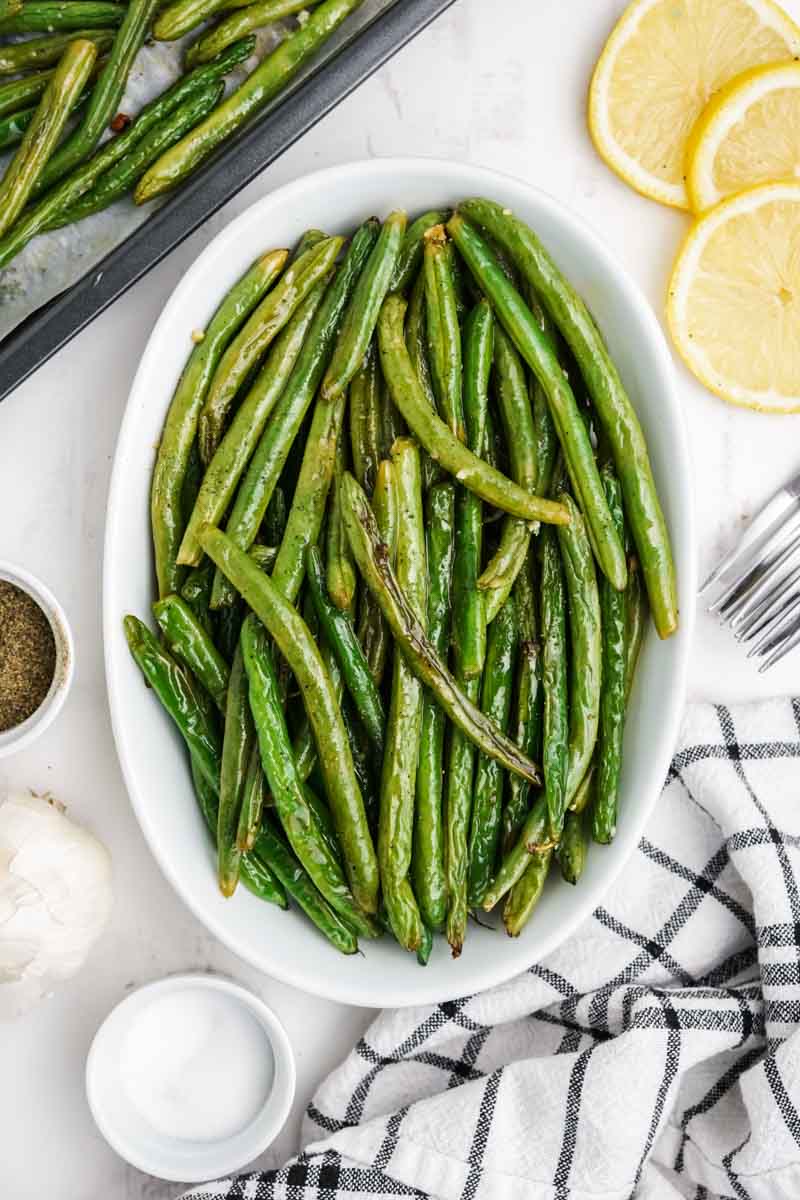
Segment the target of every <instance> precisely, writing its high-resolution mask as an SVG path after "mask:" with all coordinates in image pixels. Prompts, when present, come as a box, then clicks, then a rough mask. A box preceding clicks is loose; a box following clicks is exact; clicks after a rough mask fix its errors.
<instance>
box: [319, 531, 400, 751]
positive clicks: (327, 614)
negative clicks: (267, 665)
mask: <svg viewBox="0 0 800 1200" xmlns="http://www.w3.org/2000/svg"><path fill="white" fill-rule="evenodd" d="M306 572H307V574H306V577H307V580H308V590H309V593H310V595H311V599H312V602H313V604H314V608H315V609H316V613H317V617H318V619H319V623H320V626H321V628H322V629H323V630H324V632H325V636H326V638H327V639H328V641H329V643H330V645H331V649H332V650H333V652H334V654H335V655H336V658H337V660H338V662H339V667H340V670H341V672H342V677H343V678H344V683H345V687H346V688H347V690H348V692H349V693H350V695H351V696H352V697H353V703H354V704H355V706H356V710H357V712H358V715H359V717H360V719H361V722H362V724H363V726H364V728H365V730H366V731H367V734H368V735H369V738H370V741H371V742H372V744H373V746H374V748H375V752H376V753H377V754H378V755H379V756H380V757H382V756H383V735H384V728H385V726H386V714H385V713H384V711H383V701H382V700H381V694H380V692H379V691H378V688H377V686H376V684H375V681H374V679H373V678H372V673H371V671H370V668H369V663H368V662H367V659H366V656H365V654H364V651H363V650H362V649H361V645H360V643H359V641H358V638H357V637H356V634H355V630H354V629H353V624H352V621H351V619H350V617H349V616H348V615H347V614H346V613H344V612H342V611H341V610H340V609H339V608H337V607H336V605H335V604H334V603H333V602H332V601H331V598H330V596H329V595H328V593H327V590H326V587H325V576H324V572H323V569H322V559H321V557H320V553H319V550H318V549H317V547H316V546H309V548H308V550H307V551H306Z"/></svg>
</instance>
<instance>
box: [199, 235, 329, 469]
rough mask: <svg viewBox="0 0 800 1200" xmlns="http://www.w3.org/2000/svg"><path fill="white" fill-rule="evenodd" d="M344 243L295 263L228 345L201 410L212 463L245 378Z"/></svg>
mask: <svg viewBox="0 0 800 1200" xmlns="http://www.w3.org/2000/svg"><path fill="white" fill-rule="evenodd" d="M343 243H344V239H343V238H339V237H336V238H326V239H325V241H324V242H319V243H317V245H315V246H312V247H311V249H310V250H306V252H305V254H303V255H301V257H300V258H298V259H295V261H294V262H293V263H290V265H289V266H288V267H287V268H286V270H285V271H284V272H283V274H282V275H281V277H280V279H279V280H278V282H277V283H276V284H275V286H274V287H273V288H271V290H270V291H269V292H267V294H266V296H265V297H264V299H263V300H262V301H261V302H260V303H259V305H258V307H257V308H256V309H255V311H254V312H253V313H252V314H251V315H250V317H248V319H247V322H246V323H245V325H244V326H243V327H242V329H241V330H240V331H239V332H238V333H237V334H236V336H235V337H234V339H233V341H232V342H231V343H230V345H229V346H228V347H227V348H226V350H225V352H224V353H223V355H222V358H221V359H220V361H219V363H218V365H217V369H216V371H215V372H214V377H213V379H212V380H211V385H210V387H209V389H208V393H207V395H206V399H205V403H204V404H203V408H202V411H201V413H200V420H199V424H198V429H197V437H198V442H199V446H200V456H201V458H202V459H203V462H204V463H206V464H208V463H210V462H211V459H212V458H213V456H214V453H215V451H216V449H217V447H218V446H219V443H220V442H221V440H222V435H223V432H224V428H225V423H226V420H227V417H228V413H229V412H230V409H231V406H232V404H233V401H234V398H235V396H236V393H237V391H238V390H239V388H240V387H241V385H242V383H243V382H244V380H245V379H246V378H247V376H248V374H249V373H250V371H251V370H252V369H253V367H254V366H255V365H256V364H257V363H258V361H259V360H260V358H261V356H262V355H263V354H264V352H265V351H266V350H267V349H268V348H269V346H270V345H271V343H272V342H273V341H274V340H275V338H276V337H277V335H278V334H279V333H280V331H281V330H282V329H283V328H284V326H285V325H286V324H287V322H288V321H290V320H291V317H292V314H293V313H294V312H295V311H296V310H297V308H298V307H299V306H300V304H302V302H303V300H304V299H305V297H306V296H307V295H308V294H309V292H311V291H312V290H313V289H314V288H315V287H316V285H317V284H318V283H320V282H321V281H322V280H323V279H325V278H326V276H327V275H328V273H329V271H330V270H331V267H332V266H333V264H334V262H335V261H336V258H337V256H338V254H339V251H340V250H341V248H342V245H343ZM287 257H288V251H287Z"/></svg>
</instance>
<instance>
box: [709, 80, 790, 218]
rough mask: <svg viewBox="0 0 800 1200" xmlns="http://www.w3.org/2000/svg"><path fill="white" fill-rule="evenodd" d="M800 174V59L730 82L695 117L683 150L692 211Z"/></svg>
mask: <svg viewBox="0 0 800 1200" xmlns="http://www.w3.org/2000/svg"><path fill="white" fill-rule="evenodd" d="M797 177H800V63H798V62H793V63H785V64H781V63H779V64H776V65H774V66H770V67H755V68H754V69H753V70H752V71H745V73H744V74H743V75H739V76H737V77H736V79H733V80H731V82H730V83H729V84H727V85H726V86H725V87H724V88H723V89H722V90H721V91H720V92H718V93H717V95H716V96H715V97H714V98H713V100H711V102H710V103H709V104H708V106H707V107H706V109H705V110H704V112H703V114H702V116H701V117H700V119H699V120H698V122H697V124H696V125H695V127H694V129H693V130H692V135H691V137H690V139H689V145H688V147H687V150H686V186H687V189H688V192H689V202H690V204H691V206H692V208H693V209H694V210H695V212H703V211H704V210H705V209H707V208H711V207H712V205H714V204H718V203H719V201H720V200H724V199H725V197H726V196H733V195H735V193H736V192H743V191H744V190H745V189H746V188H751V187H755V186H756V184H759V183H769V182H771V181H773V180H776V179H792V178H797Z"/></svg>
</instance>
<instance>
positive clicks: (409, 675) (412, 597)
mask: <svg viewBox="0 0 800 1200" xmlns="http://www.w3.org/2000/svg"><path fill="white" fill-rule="evenodd" d="M392 466H393V468H394V474H395V478H396V480H397V493H398V500H399V507H400V522H399V526H398V537H397V579H398V586H400V587H402V588H403V589H404V591H405V593H406V596H407V597H408V601H407V602H408V605H409V608H410V611H411V612H412V613H413V615H414V619H415V620H416V621H417V622H418V623H419V625H420V627H421V628H423V629H424V627H425V625H426V624H427V608H428V605H427V583H428V580H427V571H426V566H425V532H424V523H423V516H422V477H421V472H420V461H419V450H418V449H417V445H416V443H415V442H413V441H411V440H410V439H409V438H399V439H398V440H397V441H396V442H395V444H394V446H393V447H392ZM349 478H350V479H352V478H353V477H352V475H351V476H349ZM353 483H354V485H355V486H356V487H357V486H358V485H357V484H356V483H355V480H353ZM362 495H363V493H362ZM421 725H422V686H421V684H420V681H419V679H418V678H417V677H416V675H415V674H414V673H413V672H412V671H411V669H410V666H409V664H408V663H407V662H406V660H405V658H404V657H403V656H402V655H401V654H396V655H395V659H394V670H393V676H392V698H391V704H390V707H389V722H388V725H387V729H386V753H385V754H384V756H383V771H382V773H381V795H380V811H379V816H378V862H379V863H380V873H381V887H382V889H383V899H384V902H385V904H386V910H387V912H388V914H389V921H390V923H391V926H392V932H393V933H394V936H395V937H396V938H397V940H398V942H399V943H400V945H401V946H403V947H405V949H406V950H418V949H419V947H420V946H421V944H422V940H423V932H422V929H423V923H422V917H421V915H420V911H419V908H418V906H417V901H416V898H415V896H414V891H413V888H412V886H411V882H410V880H409V871H410V869H411V856H412V847H413V836H414V789H415V780H416V775H417V760H418V756H419V740H420V729H421Z"/></svg>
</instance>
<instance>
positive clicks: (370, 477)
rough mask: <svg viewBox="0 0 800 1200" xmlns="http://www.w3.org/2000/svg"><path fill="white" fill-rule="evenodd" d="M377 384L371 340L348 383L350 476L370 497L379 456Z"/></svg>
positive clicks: (376, 368)
mask: <svg viewBox="0 0 800 1200" xmlns="http://www.w3.org/2000/svg"><path fill="white" fill-rule="evenodd" d="M379 386H380V385H379V381H378V348H377V346H376V345H375V341H374V339H373V340H372V341H371V342H370V344H369V349H368V350H367V353H366V355H365V356H364V361H363V362H362V364H361V366H360V367H359V368H358V370H357V371H356V373H355V375H354V376H353V378H352V380H351V382H350V408H349V414H348V415H349V417H350V450H351V455H352V460H353V474H354V475H355V477H356V479H357V480H358V482H359V483H360V484H361V486H362V487H363V489H364V491H365V492H366V493H367V495H368V496H371V495H372V489H373V488H374V486H375V476H376V474H377V470H378V463H379V461H380V457H381V446H380V443H381V407H380V395H379Z"/></svg>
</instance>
